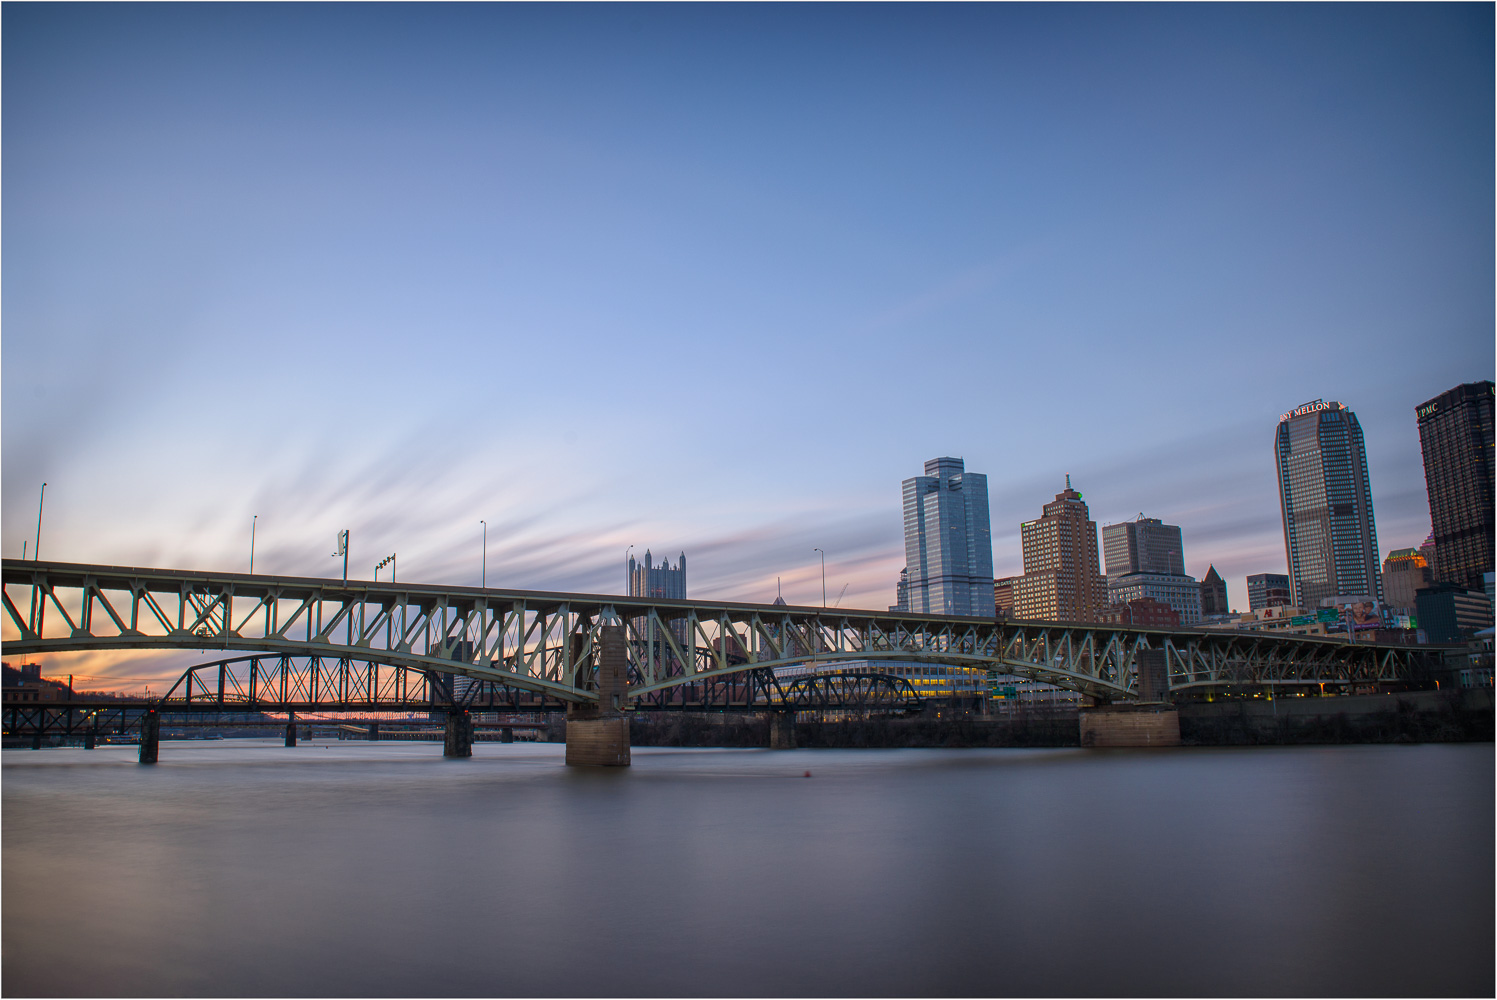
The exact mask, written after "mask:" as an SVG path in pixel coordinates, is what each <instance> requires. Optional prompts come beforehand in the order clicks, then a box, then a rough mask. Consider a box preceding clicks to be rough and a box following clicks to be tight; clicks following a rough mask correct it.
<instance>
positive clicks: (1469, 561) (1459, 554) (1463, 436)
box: [1414, 381, 1494, 591]
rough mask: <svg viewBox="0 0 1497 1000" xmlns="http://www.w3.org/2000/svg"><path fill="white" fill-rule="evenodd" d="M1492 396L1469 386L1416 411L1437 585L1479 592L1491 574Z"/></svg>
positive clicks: (1484, 386) (1488, 388)
mask: <svg viewBox="0 0 1497 1000" xmlns="http://www.w3.org/2000/svg"><path fill="white" fill-rule="evenodd" d="M1492 392H1493V385H1492V383H1491V382H1490V381H1487V382H1469V383H1467V384H1465V385H1458V386H1456V387H1455V388H1454V389H1451V390H1450V391H1449V392H1442V393H1441V394H1440V395H1438V396H1436V397H1435V398H1434V399H1431V400H1429V401H1427V402H1424V403H1421V404H1420V405H1419V406H1417V407H1415V409H1414V413H1415V415H1416V416H1417V417H1418V420H1419V449H1420V451H1422V452H1423V453H1424V484H1425V488H1426V490H1427V492H1428V494H1429V519H1430V525H1431V526H1432V527H1433V528H1434V539H1435V545H1436V548H1437V555H1436V558H1435V565H1434V572H1435V579H1436V580H1437V581H1438V582H1441V583H1455V584H1459V585H1460V586H1462V587H1465V588H1466V589H1467V590H1476V591H1479V590H1482V589H1483V587H1484V586H1485V584H1484V582H1483V576H1484V575H1485V574H1487V573H1490V572H1492V546H1493V543H1494V536H1493V526H1492V519H1493V513H1494V512H1493V505H1492V482H1493V456H1492V440H1493V430H1492V399H1493V396H1492Z"/></svg>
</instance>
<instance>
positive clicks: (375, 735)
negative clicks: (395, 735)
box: [369, 722, 379, 743]
mask: <svg viewBox="0 0 1497 1000" xmlns="http://www.w3.org/2000/svg"><path fill="white" fill-rule="evenodd" d="M369 742H370V743H378V742H379V723H378V722H371V723H369Z"/></svg>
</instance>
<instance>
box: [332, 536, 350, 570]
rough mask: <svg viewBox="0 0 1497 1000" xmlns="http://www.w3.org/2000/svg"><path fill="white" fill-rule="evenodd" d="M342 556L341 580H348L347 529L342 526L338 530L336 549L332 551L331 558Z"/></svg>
mask: <svg viewBox="0 0 1497 1000" xmlns="http://www.w3.org/2000/svg"><path fill="white" fill-rule="evenodd" d="M339 556H342V557H343V582H344V583H347V582H348V529H347V528H344V529H343V530H342V531H340V532H338V550H337V551H336V552H334V553H333V558H334V559H336V558H338V557H339Z"/></svg>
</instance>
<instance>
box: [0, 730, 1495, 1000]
mask: <svg viewBox="0 0 1497 1000" xmlns="http://www.w3.org/2000/svg"><path fill="white" fill-rule="evenodd" d="M474 749H475V756H474V757H473V758H472V759H471V760H466V761H456V760H444V759H443V758H442V757H441V748H440V746H439V745H437V744H388V743H387V744H375V745H371V744H353V743H342V744H339V743H334V744H332V745H331V746H329V745H326V744H311V745H309V744H306V743H303V744H302V746H300V747H297V748H294V749H287V748H285V747H281V746H278V745H275V743H273V742H259V741H225V742H222V743H163V744H162V747H161V763H160V764H159V765H157V766H156V767H141V766H139V765H138V764H136V763H135V755H136V751H135V749H134V748H133V747H107V748H100V749H98V750H94V751H84V750H46V751H26V750H15V751H12V750H7V751H4V754H3V765H4V774H3V785H0V791H3V816H0V820H3V826H0V831H3V848H4V849H3V883H0V886H3V889H0V891H3V906H4V908H3V937H4V940H3V960H0V961H3V965H0V979H3V982H0V989H3V992H4V993H5V994H6V995H8V996H24V995H80V994H82V995H123V996H130V995H184V994H186V995H250V996H281V995H296V996H315V995H373V996H384V995H401V996H424V995H438V996H441V995H485V996H489V995H527V996H546V995H566V996H589V995H625V996H656V995H683V994H690V995H733V996H743V995H751V996H777V995H818V994H822V995H856V996H883V995H909V996H925V995H943V996H944V995H1014V994H1017V995H1067V996H1070V995H1093V994H1131V995H1139V994H1148V995H1327V994H1329V995H1441V994H1470V995H1488V996H1490V995H1492V993H1493V989H1494V980H1493V962H1494V948H1493V935H1494V921H1493V907H1494V893H1493V884H1494V883H1493V880H1494V870H1493V836H1494V828H1493V827H1494V824H1493V810H1494V800H1493V781H1494V767H1493V759H1494V758H1493V748H1492V746H1491V745H1489V744H1488V745H1474V746H1473V745H1456V746H1448V745H1447V746H1376V747H1327V748H1320V747H1316V748H1305V747H1300V748H1273V749H1251V750H1246V749H1243V750H1239V749H1211V750H1201V749H1198V750H1179V751H1160V750H1155V751H1138V752H1131V751H1113V752H1098V751H1082V750H848V751H835V750H806V751H779V752H774V751H754V750H647V749H643V750H642V749H636V750H635V751H634V766H633V767H632V768H629V769H626V770H607V771H604V770H592V769H588V770H581V769H569V768H566V767H564V766H563V765H562V748H561V747H560V746H554V745H535V744H512V745H503V744H494V743H484V744H479V745H478V746H477V747H475V748H474ZM808 770H809V771H810V772H811V774H812V776H811V777H810V778H806V777H804V774H805V772H806V771H808Z"/></svg>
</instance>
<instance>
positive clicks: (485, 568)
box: [478, 518, 489, 590]
mask: <svg viewBox="0 0 1497 1000" xmlns="http://www.w3.org/2000/svg"><path fill="white" fill-rule="evenodd" d="M478 523H479V524H481V525H483V570H482V573H483V575H482V577H481V578H480V583H479V586H481V587H483V588H484V589H485V590H487V589H488V586H489V522H487V521H485V520H483V519H482V518H479V520H478Z"/></svg>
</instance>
